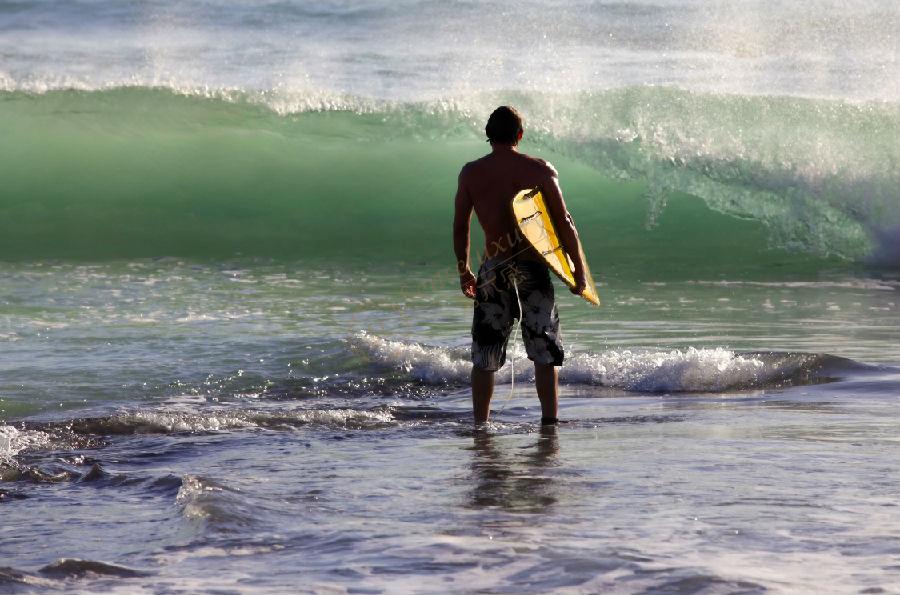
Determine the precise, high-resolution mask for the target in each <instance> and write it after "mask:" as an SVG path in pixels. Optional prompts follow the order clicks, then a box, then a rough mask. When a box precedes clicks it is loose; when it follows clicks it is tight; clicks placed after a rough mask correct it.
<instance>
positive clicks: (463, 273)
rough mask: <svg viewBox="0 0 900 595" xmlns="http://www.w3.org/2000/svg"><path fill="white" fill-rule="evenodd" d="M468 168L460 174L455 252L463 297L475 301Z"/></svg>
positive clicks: (457, 193) (454, 224) (457, 194)
mask: <svg viewBox="0 0 900 595" xmlns="http://www.w3.org/2000/svg"><path fill="white" fill-rule="evenodd" d="M465 173H466V168H463V169H462V171H461V172H459V184H458V186H457V188H456V199H455V201H454V214H453V251H454V252H455V253H456V270H457V272H458V273H459V285H460V289H462V292H463V295H465V296H466V297H468V298H472V299H475V275H473V274H472V270H471V269H470V268H469V223H470V222H471V220H472V210H473V208H474V205H473V204H472V198H471V196H469V191H468V189H467V188H466V184H465Z"/></svg>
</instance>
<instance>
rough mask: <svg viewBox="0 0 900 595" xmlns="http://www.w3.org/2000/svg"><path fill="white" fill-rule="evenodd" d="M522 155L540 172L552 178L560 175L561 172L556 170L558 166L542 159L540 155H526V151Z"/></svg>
mask: <svg viewBox="0 0 900 595" xmlns="http://www.w3.org/2000/svg"><path fill="white" fill-rule="evenodd" d="M521 155H522V157H524V158H525V159H526V160H527V161H528V163H529V164H530V165H531V166H532V167H533V168H534V169H535V171H536V172H538V173H539V174H541V175H545V176H550V177H552V178H556V177H559V172H558V171H556V168H555V167H553V164H552V163H550V162H549V161H547V160H546V159H541V158H540V157H532V156H531V155H526V154H525V153H521Z"/></svg>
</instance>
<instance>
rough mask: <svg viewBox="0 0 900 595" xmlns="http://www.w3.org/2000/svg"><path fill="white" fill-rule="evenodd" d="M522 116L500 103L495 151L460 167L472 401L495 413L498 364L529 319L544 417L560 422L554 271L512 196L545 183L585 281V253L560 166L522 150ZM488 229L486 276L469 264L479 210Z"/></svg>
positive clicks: (490, 127) (491, 125) (494, 118)
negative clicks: (470, 308)
mask: <svg viewBox="0 0 900 595" xmlns="http://www.w3.org/2000/svg"><path fill="white" fill-rule="evenodd" d="M523 130H524V129H523V127H522V118H521V116H519V113H518V112H517V111H516V110H515V109H514V108H511V107H508V106H501V107H498V108H497V109H496V110H494V112H493V113H492V114H491V116H490V118H489V119H488V122H487V126H486V127H485V133H486V134H487V137H488V142H490V143H491V152H490V153H489V154H488V155H485V156H484V157H482V158H481V159H478V160H476V161H472V162H471V163H467V164H466V165H465V166H464V167H463V168H462V171H460V173H459V187H458V189H457V191H456V207H455V210H456V213H455V216H454V220H453V248H454V250H455V252H456V261H457V268H458V271H459V282H460V287H461V288H462V292H463V294H465V296H466V297H468V298H471V299H473V300H475V313H474V317H473V321H472V409H473V412H474V415H475V423H481V422H485V421H487V418H488V415H489V414H490V405H491V396H492V395H493V392H494V372H496V371H497V370H498V369H500V367H501V366H503V363H504V362H505V361H506V344H507V341H508V340H509V335H510V332H511V331H512V329H513V325H514V324H515V321H516V320H521V324H522V337H523V339H524V341H525V350H526V352H527V353H528V359H530V360H532V361H533V362H534V377H535V385H536V388H537V393H538V399H539V400H540V402H541V414H542V418H541V423H542V424H555V423H557V407H558V387H557V371H556V367H557V366H560V365H562V362H563V357H564V354H563V346H562V342H561V340H560V336H559V316H558V314H557V310H556V304H555V302H554V296H553V283H552V282H551V280H550V273H549V270H548V269H547V266H546V265H545V264H544V261H543V260H542V259H541V257H540V255H539V254H537V252H536V251H535V250H534V248H532V247H531V245H530V244H529V243H528V242H527V240H525V239H524V238H522V237H521V235H520V234H519V231H518V226H517V225H516V222H515V220H514V218H513V214H512V206H511V203H512V199H513V197H514V196H515V195H516V194H517V193H518V192H519V191H520V190H523V189H526V188H535V187H537V186H540V187H541V189H542V191H543V194H544V201H545V203H546V205H547V208H548V210H549V211H550V217H551V218H552V219H553V222H554V224H555V225H556V229H557V232H558V235H559V238H560V241H561V243H562V246H563V248H564V249H565V250H566V252H568V253H569V255H571V257H572V260H573V262H574V265H575V266H574V271H573V274H574V276H575V282H576V287H574V288H572V293H575V294H578V293H581V291H582V290H583V289H584V285H585V281H584V271H585V264H584V255H583V253H582V251H581V244H580V242H579V240H578V232H577V231H576V230H575V224H574V222H573V221H572V218H571V216H569V213H568V211H567V210H566V205H565V202H564V201H563V197H562V191H561V190H560V188H559V182H558V181H557V173H556V170H555V169H554V168H553V166H552V165H550V164H549V163H547V162H546V161H544V160H542V159H536V158H534V157H529V156H528V155H525V154H524V153H520V152H519V151H518V150H517V149H516V146H517V145H518V144H519V141H521V140H522V134H523ZM473 210H474V211H475V215H476V216H477V217H478V222H479V223H480V224H481V227H482V229H484V237H485V249H484V261H483V262H482V264H481V267H480V268H479V270H478V277H477V278H476V276H475V275H473V274H472V271H471V269H470V268H469V223H470V220H471V217H472V211H473Z"/></svg>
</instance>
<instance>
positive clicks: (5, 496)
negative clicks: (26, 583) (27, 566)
mask: <svg viewBox="0 0 900 595" xmlns="http://www.w3.org/2000/svg"><path fill="white" fill-rule="evenodd" d="M27 497H28V496H26V495H25V494H22V493H20V492H10V491H8V490H0V502H5V501H6V500H24V499H25V498H27ZM0 572H2V571H0Z"/></svg>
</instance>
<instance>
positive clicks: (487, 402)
mask: <svg viewBox="0 0 900 595" xmlns="http://www.w3.org/2000/svg"><path fill="white" fill-rule="evenodd" d="M493 395H494V373H493V372H492V371H490V370H484V369H482V368H479V367H477V366H472V412H473V413H474V414H475V423H476V424H480V423H482V422H485V421H487V418H488V416H489V415H490V414H491V397H492V396H493Z"/></svg>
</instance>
